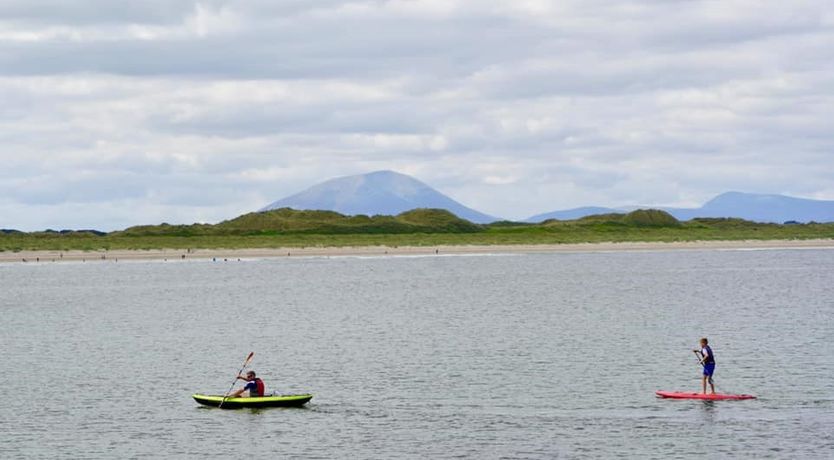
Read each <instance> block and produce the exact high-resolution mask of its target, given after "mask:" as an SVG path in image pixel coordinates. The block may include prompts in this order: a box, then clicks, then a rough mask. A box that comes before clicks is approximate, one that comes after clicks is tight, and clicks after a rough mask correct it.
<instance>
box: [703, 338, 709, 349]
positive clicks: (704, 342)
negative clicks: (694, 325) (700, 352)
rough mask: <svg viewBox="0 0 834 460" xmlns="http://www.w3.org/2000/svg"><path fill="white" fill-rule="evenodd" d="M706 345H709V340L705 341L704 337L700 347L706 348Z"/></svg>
mask: <svg viewBox="0 0 834 460" xmlns="http://www.w3.org/2000/svg"><path fill="white" fill-rule="evenodd" d="M708 343H709V340H707V338H706V337H704V338H702V339H701V347H705V346H707V344H708Z"/></svg>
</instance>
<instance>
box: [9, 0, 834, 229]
mask: <svg viewBox="0 0 834 460" xmlns="http://www.w3.org/2000/svg"><path fill="white" fill-rule="evenodd" d="M379 169H392V170H396V171H399V172H403V173H406V174H411V175H413V176H415V177H417V178H418V179H420V180H422V181H424V182H426V183H428V184H429V185H432V186H433V187H435V188H437V189H439V190H440V191H441V192H444V193H446V194H448V195H450V196H451V197H453V198H455V199H457V200H458V201H461V202H463V203H464V204H466V205H468V206H471V207H474V208H476V209H478V210H480V211H482V212H486V213H489V214H493V215H498V216H502V217H506V218H523V217H527V216H529V215H532V214H536V213H540V212H545V211H552V210H556V209H564V208H570V207H575V206H581V205H606V206H619V205H632V204H655V205H674V206H690V205H699V204H701V203H702V202H704V201H706V200H707V199H709V198H711V197H713V196H714V195H716V194H718V193H721V192H724V191H728V190H739V191H749V192H764V193H784V194H789V195H794V196H801V197H809V198H819V199H834V9H832V8H831V4H830V2H829V1H827V0H819V1H802V0H796V1H790V2H786V1H784V0H776V1H767V0H756V1H752V0H751V1H735V0H720V1H715V2H705V1H688V0H678V1H675V0H644V1H639V2H626V1H614V0H612V1H595V0H576V1H569V0H559V1H540V0H512V1H510V0H506V1H489V0H478V1H474V0H427V1H418V0H391V1H381V0H380V1H362V0H359V1H352V2H349V1H338V0H319V1H314V0H240V1H213V0H206V1H198V2H194V1H182V0H144V1H142V2H128V3H123V2H113V1H110V0H90V1H67V0H0V228H18V229H22V230H36V229H44V228H56V229H57V228H91V227H92V228H99V229H103V230H112V229H118V228H124V227H126V226H129V225H133V224H140V223H159V222H170V223H191V222H216V221H219V220H223V219H226V218H231V217H234V216H236V215H239V214H242V213H244V212H248V211H253V210H256V209H258V208H260V207H262V206H264V205H266V204H268V203H269V202H271V201H274V200H276V199H278V198H282V197H284V196H286V195H289V194H291V193H295V192H297V191H300V190H302V189H304V188H306V187H307V186H310V185H313V184H314V183H317V182H320V181H322V180H325V179H328V178H331V177H334V176H341V175H349V174H356V173H364V172H369V171H373V170H379Z"/></svg>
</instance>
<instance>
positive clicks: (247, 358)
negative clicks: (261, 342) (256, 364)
mask: <svg viewBox="0 0 834 460" xmlns="http://www.w3.org/2000/svg"><path fill="white" fill-rule="evenodd" d="M253 356H255V352H254V351H250V352H249V355H248V356H246V360H244V361H243V366H241V367H240V370H239V371H237V375H235V379H234V380H232V384H231V385H230V386H229V391H227V392H226V394H224V395H223V400H222V401H220V405H219V406H217V407H218V408H221V407H223V403H224V402H226V398H228V397H229V393H230V392H231V391H232V388H234V387H235V382H237V377H238V376H239V375H240V373H241V372H243V370H244V369H246V366H247V365H249V361H252V357H253Z"/></svg>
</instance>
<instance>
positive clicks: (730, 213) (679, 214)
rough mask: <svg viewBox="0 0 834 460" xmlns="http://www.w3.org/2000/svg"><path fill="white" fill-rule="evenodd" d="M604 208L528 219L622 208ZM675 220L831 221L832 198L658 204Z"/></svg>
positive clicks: (728, 196) (738, 195)
mask: <svg viewBox="0 0 834 460" xmlns="http://www.w3.org/2000/svg"><path fill="white" fill-rule="evenodd" d="M630 208H631V207H629V208H619V209H617V210H613V209H606V208H576V209H571V210H566V211H555V212H551V213H547V214H539V215H536V216H533V217H531V218H529V219H528V221H530V222H539V221H541V220H543V219H544V218H555V219H577V218H580V217H583V216H586V215H591V214H601V213H603V212H605V211H609V212H610V211H623V210H626V209H630ZM660 209H663V210H665V211H667V212H669V213H670V214H672V215H673V216H674V217H675V218H677V219H679V220H690V219H693V218H696V217H737V218H740V219H745V220H751V221H755V222H775V223H782V222H786V221H797V222H811V221H816V222H834V201H822V200H810V199H805V198H796V197H791V196H785V195H776V194H763V193H746V192H737V191H731V192H724V193H722V194H720V195H718V196H716V197H715V198H713V199H711V200H709V201H707V202H706V203H704V205H703V206H701V207H699V208H667V207H664V208H660Z"/></svg>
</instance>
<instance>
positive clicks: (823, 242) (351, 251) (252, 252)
mask: <svg viewBox="0 0 834 460" xmlns="http://www.w3.org/2000/svg"><path fill="white" fill-rule="evenodd" d="M756 249H834V239H811V240H728V241H679V242H622V243H611V242H608V243H570V244H531V245H525V244H517V245H468V246H467V245H460V246H458V245H454V246H446V245H439V246H399V247H388V246H361V247H295V248H246V249H148V250H145V249H116V250H98V251H79V250H73V251H19V252H12V251H5V252H0V263H10V262H20V263H29V262H35V263H38V262H63V261H66V262H73V261H74V262H87V261H90V262H107V261H119V260H162V261H168V260H171V261H177V260H179V261H182V260H195V259H196V260H215V261H217V260H219V261H224V260H237V259H264V258H286V257H344V256H392V257H395V256H416V255H467V254H548V253H582V252H619V251H679V250H756Z"/></svg>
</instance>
